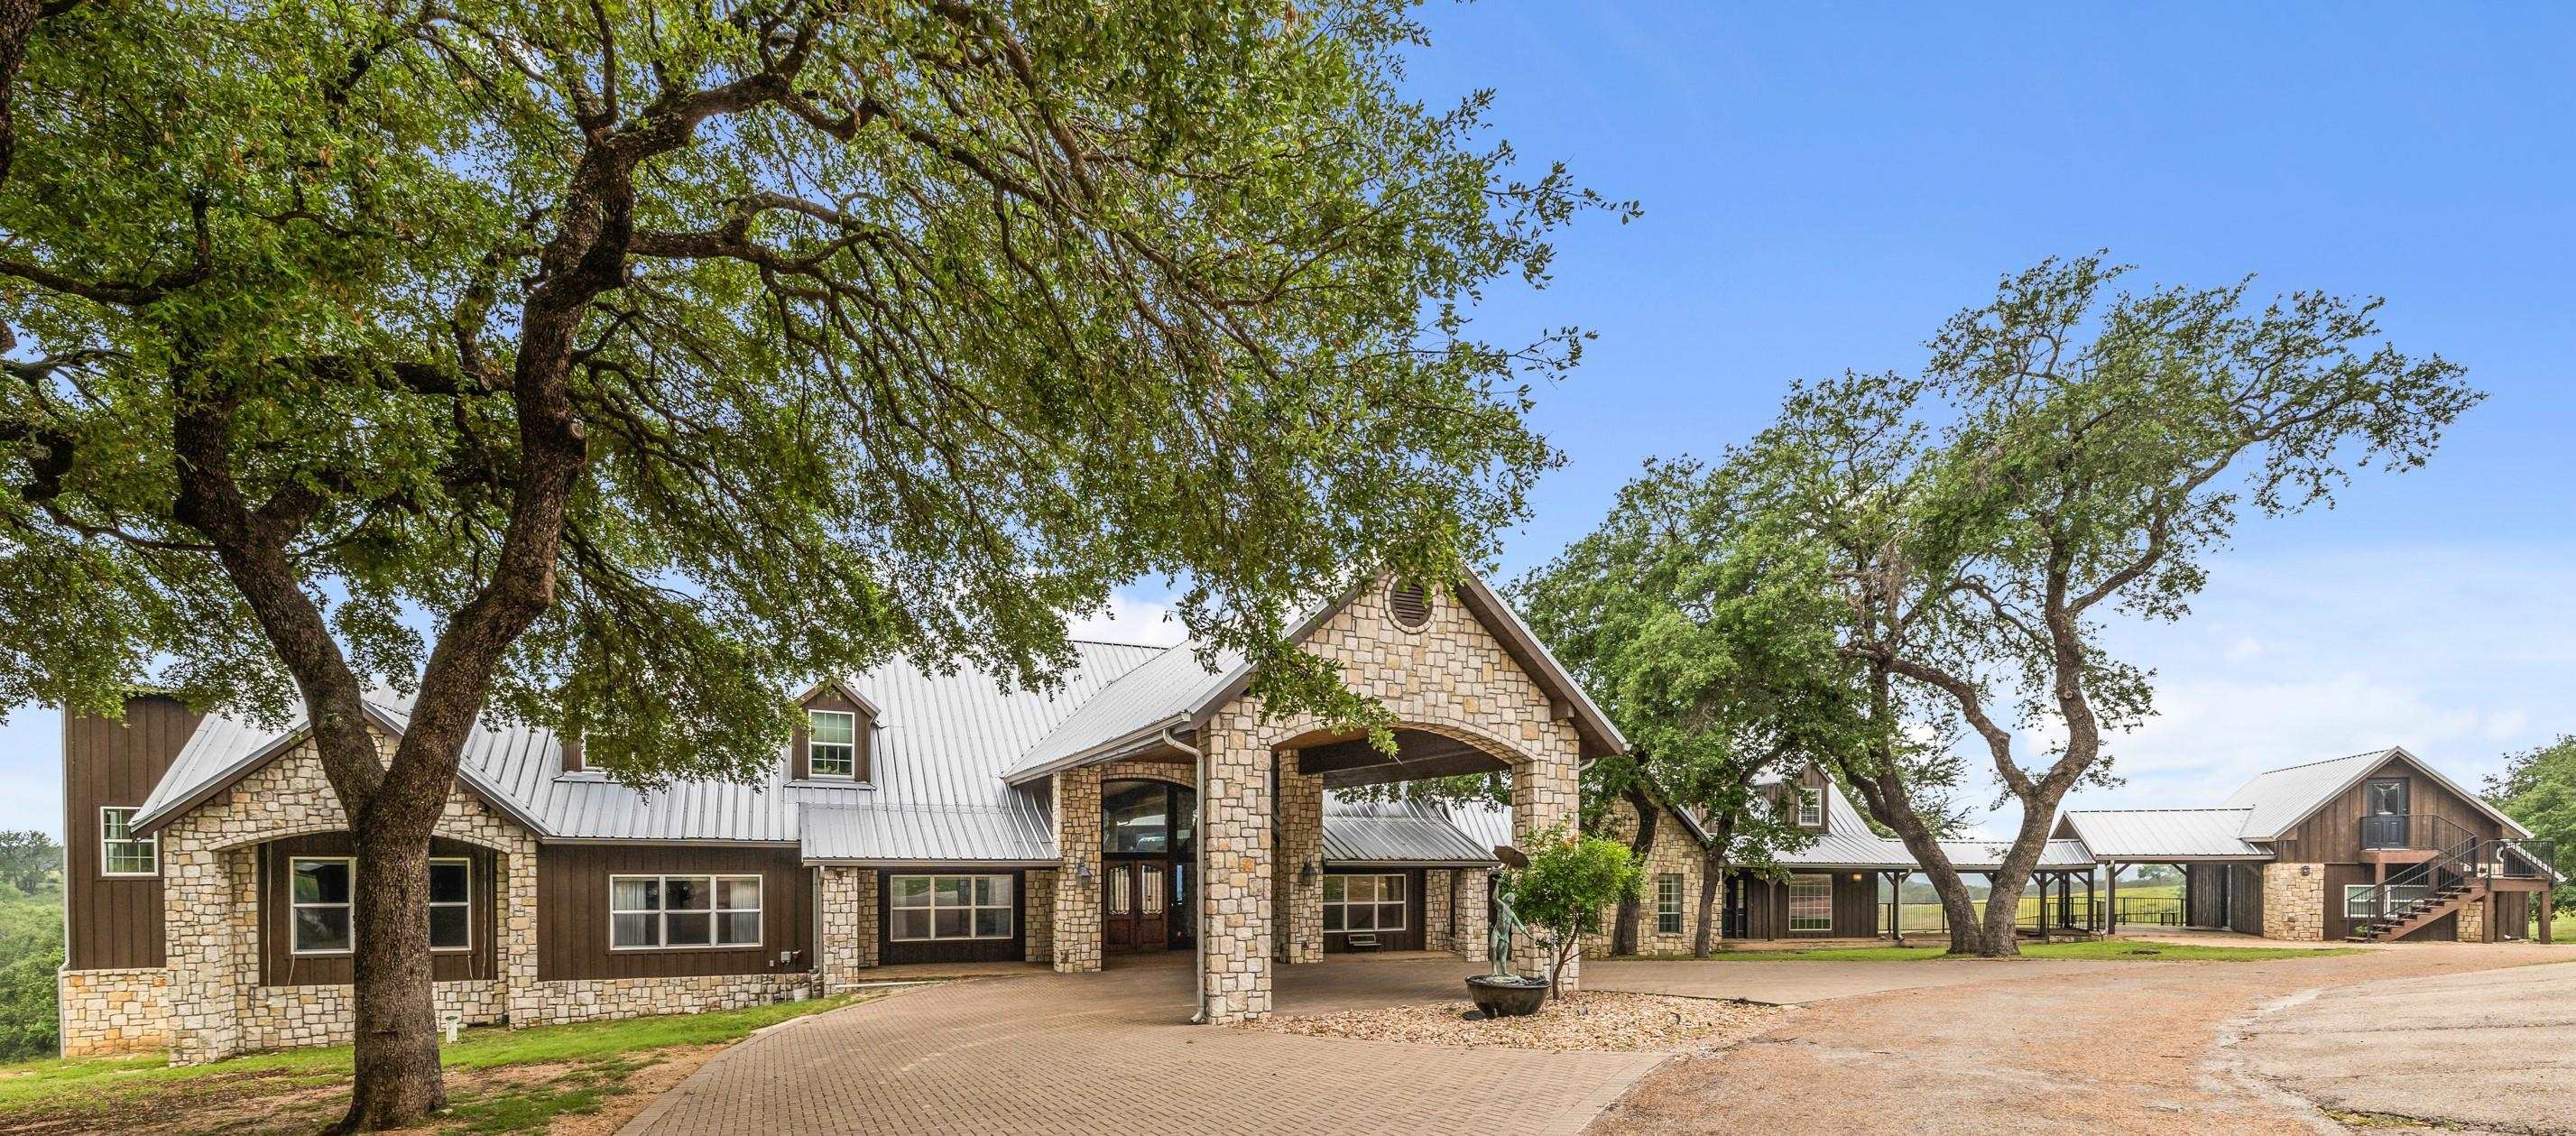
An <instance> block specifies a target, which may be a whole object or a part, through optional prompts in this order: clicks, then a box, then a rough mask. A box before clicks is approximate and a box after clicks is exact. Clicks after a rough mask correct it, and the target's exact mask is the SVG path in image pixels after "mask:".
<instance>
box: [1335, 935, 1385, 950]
mask: <svg viewBox="0 0 2576 1136" xmlns="http://www.w3.org/2000/svg"><path fill="white" fill-rule="evenodd" d="M1342 945H1343V946H1346V947H1349V948H1350V949H1352V950H1355V951H1373V950H1376V949H1377V947H1378V942H1377V936H1375V935H1345V936H1343V937H1342Z"/></svg>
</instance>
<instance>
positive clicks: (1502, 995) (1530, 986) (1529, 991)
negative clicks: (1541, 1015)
mask: <svg viewBox="0 0 2576 1136" xmlns="http://www.w3.org/2000/svg"><path fill="white" fill-rule="evenodd" d="M1467 996H1468V997H1470V998H1473V999H1475V1000H1476V1008H1477V1009H1479V1010H1483V1011H1484V1012H1485V1016H1486V1017H1489V1018H1519V1017H1527V1016H1529V1015H1531V1014H1535V1013H1537V1012H1538V1008H1539V1005H1540V1004H1541V1003H1543V1002H1546V1001H1547V980H1546V979H1544V978H1522V977H1519V976H1517V975H1509V974H1500V975H1497V974H1478V975H1472V976H1469V978H1468V979H1467Z"/></svg>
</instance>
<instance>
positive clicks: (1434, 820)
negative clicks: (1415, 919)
mask: <svg viewBox="0 0 2576 1136" xmlns="http://www.w3.org/2000/svg"><path fill="white" fill-rule="evenodd" d="M1324 862H1325V863H1327V864H1431V865H1441V864H1456V865H1487V864H1492V863H1494V862H1495V861H1494V853H1493V850H1492V848H1491V847H1486V846H1479V845H1478V844H1477V843H1476V841H1475V839H1474V838H1471V837H1470V836H1468V835H1467V834H1466V833H1465V832H1462V831H1460V829H1459V826H1458V825H1456V824H1453V823H1451V818H1450V814H1449V812H1448V810H1446V809H1445V808H1443V807H1442V806H1440V805H1437V804H1433V803H1431V802H1429V801H1363V800H1346V799H1344V798H1343V797H1342V795H1341V794H1339V793H1328V794H1326V795H1325V797H1324Z"/></svg>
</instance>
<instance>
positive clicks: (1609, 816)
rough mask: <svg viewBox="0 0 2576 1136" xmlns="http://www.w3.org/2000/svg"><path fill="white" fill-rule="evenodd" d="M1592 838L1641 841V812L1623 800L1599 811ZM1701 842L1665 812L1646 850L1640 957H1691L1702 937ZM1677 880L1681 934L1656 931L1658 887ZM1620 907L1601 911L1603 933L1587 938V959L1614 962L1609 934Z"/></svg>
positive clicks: (1639, 918)
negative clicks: (1659, 882)
mask: <svg viewBox="0 0 2576 1136" xmlns="http://www.w3.org/2000/svg"><path fill="white" fill-rule="evenodd" d="M1592 835H1594V836H1598V837H1601V838H1602V839H1605V840H1616V841H1618V842H1619V843H1621V844H1632V843H1633V842H1634V841H1635V840H1636V838H1637V810H1636V808H1635V806H1632V805H1630V804H1629V803H1628V802H1627V801H1625V800H1618V801H1612V802H1610V804H1609V805H1607V806H1605V807H1604V808H1603V809H1602V810H1601V817H1600V820H1599V821H1598V822H1596V823H1595V825H1594V831H1593V833H1592ZM1700 853H1701V849H1700V846H1699V842H1698V841H1696V840H1693V839H1691V835H1690V831H1689V830H1688V829H1685V828H1683V827H1682V822H1681V818H1679V817H1676V816H1674V815H1672V813H1671V811H1670V810H1666V811H1665V813H1664V815H1663V816H1662V817H1660V818H1658V820H1657V823H1656V825H1655V843H1654V846H1653V847H1652V848H1650V849H1648V850H1647V853H1646V861H1645V863H1644V864H1643V865H1641V867H1643V868H1644V869H1645V874H1646V894H1645V897H1644V899H1642V900H1641V901H1640V902H1639V903H1638V904H1637V951H1638V953H1640V954H1650V955H1656V954H1689V953H1690V950H1691V946H1692V943H1693V942H1694V940H1695V937H1696V936H1697V934H1698V931H1699V923H1698V920H1699V882H1700V877H1701V875H1702V874H1703V872H1702V867H1703V858H1702V856H1701V854H1700ZM1665 876H1673V877H1678V878H1679V880H1680V881H1681V899H1682V922H1681V930H1679V931H1677V932H1672V933H1665V932H1661V931H1658V930H1656V922H1655V881H1656V880H1657V879H1659V878H1661V877H1665ZM1618 914H1619V909H1618V906H1617V905H1615V904H1614V905H1612V906H1610V907H1607V908H1604V909H1602V912H1601V923H1600V926H1599V930H1597V931H1596V932H1594V933H1593V934H1589V935H1585V936H1584V937H1583V953H1584V954H1585V955H1588V956H1590V957H1592V958H1608V957H1609V956H1610V942H1611V928H1612V923H1613V921H1614V920H1616V919H1617V918H1618Z"/></svg>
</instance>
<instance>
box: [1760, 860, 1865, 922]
mask: <svg viewBox="0 0 2576 1136" xmlns="http://www.w3.org/2000/svg"><path fill="white" fill-rule="evenodd" d="M1824 875H1830V876H1831V877H1832V878H1833V881H1834V908H1833V910H1834V914H1833V929H1832V930H1830V931H1797V932H1792V931H1790V930H1789V885H1788V883H1787V882H1785V881H1783V882H1780V883H1773V882H1771V881H1769V880H1764V879H1757V878H1747V879H1746V880H1745V881H1744V887H1745V906H1746V910H1745V918H1746V924H1747V926H1746V934H1745V936H1744V937H1745V938H1748V939H1867V938H1873V937H1875V936H1876V935H1877V934H1878V933H1879V928H1878V923H1879V896H1878V874H1877V873H1875V872H1869V871H1863V872H1861V873H1860V877H1861V878H1859V879H1857V880H1855V879H1853V878H1851V877H1852V873H1851V871H1850V870H1849V869H1845V870H1843V871H1839V872H1832V873H1826V872H1798V873H1794V874H1793V878H1794V876H1824Z"/></svg>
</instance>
